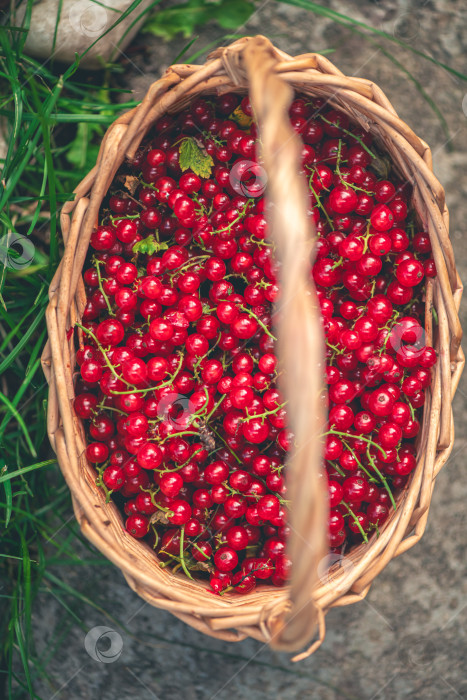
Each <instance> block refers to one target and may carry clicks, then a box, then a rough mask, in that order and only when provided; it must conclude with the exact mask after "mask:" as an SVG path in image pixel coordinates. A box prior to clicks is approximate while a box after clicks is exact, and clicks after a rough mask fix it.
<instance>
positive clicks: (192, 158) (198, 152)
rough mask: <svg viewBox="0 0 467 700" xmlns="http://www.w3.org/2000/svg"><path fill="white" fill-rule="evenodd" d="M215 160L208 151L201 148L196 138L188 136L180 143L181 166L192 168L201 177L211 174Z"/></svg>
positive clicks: (184, 168) (183, 168) (185, 168)
mask: <svg viewBox="0 0 467 700" xmlns="http://www.w3.org/2000/svg"><path fill="white" fill-rule="evenodd" d="M213 165H214V161H213V159H212V158H211V156H210V155H209V154H208V153H206V151H205V150H204V149H203V148H201V147H200V146H199V145H198V143H197V142H196V139H194V138H191V137H188V138H186V139H183V141H182V143H181V144H180V168H181V169H182V170H188V169H190V170H192V171H193V172H194V173H195V174H196V175H199V176H200V177H204V178H208V177H210V175H211V170H212V168H213Z"/></svg>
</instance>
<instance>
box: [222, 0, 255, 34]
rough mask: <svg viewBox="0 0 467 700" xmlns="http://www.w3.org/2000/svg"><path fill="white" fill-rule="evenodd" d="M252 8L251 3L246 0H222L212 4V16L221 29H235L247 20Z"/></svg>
mask: <svg viewBox="0 0 467 700" xmlns="http://www.w3.org/2000/svg"><path fill="white" fill-rule="evenodd" d="M254 9H255V8H254V5H253V3H251V2H247V0H223V2H221V3H220V4H219V5H214V6H213V16H212V18H213V19H215V20H216V22H217V23H218V24H219V25H220V26H221V27H222V29H237V28H238V27H241V26H242V25H244V24H245V22H247V21H248V19H249V18H250V16H251V15H252V14H253V11H254Z"/></svg>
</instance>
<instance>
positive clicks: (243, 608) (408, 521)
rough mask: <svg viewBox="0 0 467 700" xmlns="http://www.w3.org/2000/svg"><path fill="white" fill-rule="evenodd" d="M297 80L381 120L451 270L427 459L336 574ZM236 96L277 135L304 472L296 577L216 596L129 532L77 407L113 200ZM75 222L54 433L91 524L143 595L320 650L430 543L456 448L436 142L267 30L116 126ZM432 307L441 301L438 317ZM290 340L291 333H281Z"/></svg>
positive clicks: (365, 85)
mask: <svg viewBox="0 0 467 700" xmlns="http://www.w3.org/2000/svg"><path fill="white" fill-rule="evenodd" d="M293 89H295V90H297V91H299V92H301V93H305V94H309V95H312V96H319V97H324V98H325V99H326V100H328V101H329V102H330V103H331V104H332V105H333V106H334V107H336V108H338V109H340V110H342V111H344V112H346V113H347V114H348V115H349V116H350V117H351V118H352V120H354V121H355V122H357V123H358V124H359V125H360V126H362V127H363V128H365V129H369V130H370V131H371V133H372V134H373V135H374V136H375V137H376V138H377V140H378V141H379V142H380V143H381V145H382V146H383V147H384V148H385V149H386V151H387V152H388V153H389V154H390V155H391V157H392V160H393V162H394V164H395V166H396V169H397V170H398V171H399V174H400V175H401V176H402V177H404V178H406V179H408V180H409V181H410V182H412V183H413V185H414V205H415V208H416V210H417V212H418V216H419V218H420V221H421V223H422V224H423V226H424V227H425V229H426V230H427V231H428V232H429V235H430V239H431V244H432V249H433V256H434V259H435V263H436V268H437V272H438V275H437V277H436V278H435V280H434V281H429V282H428V285H427V292H426V333H427V341H428V342H432V343H433V345H434V346H435V347H436V349H437V351H438V354H439V361H438V363H437V365H436V367H435V369H434V374H433V382H432V386H431V388H430V390H428V391H427V397H426V403H425V409H424V417H423V425H422V431H421V436H420V439H419V443H418V460H417V467H416V469H415V471H414V472H413V474H412V476H411V479H410V481H409V483H408V486H407V487H406V488H405V489H404V491H403V493H402V494H401V496H400V498H399V503H398V508H397V511H395V512H392V514H391V515H390V517H389V518H388V520H387V521H386V523H385V524H384V526H383V528H382V529H381V532H380V535H379V537H376V535H373V536H372V537H371V539H370V541H369V542H368V544H362V545H360V546H358V547H357V548H355V549H354V550H353V551H351V552H350V554H349V555H348V556H347V557H345V559H343V560H341V561H337V562H335V564H334V565H333V566H332V567H331V568H330V569H329V570H328V569H327V567H326V566H325V565H324V562H325V561H326V559H325V557H326V533H325V526H324V523H325V521H326V508H327V506H326V498H325V495H324V493H323V486H322V484H323V483H324V480H323V479H321V478H320V469H321V467H320V462H321V449H322V447H321V441H320V439H319V434H320V431H322V424H323V414H324V412H323V410H322V401H321V400H320V398H319V397H320V394H321V385H320V384H321V378H320V374H322V372H321V373H320V372H317V371H316V368H317V367H319V366H321V367H322V366H323V364H322V363H323V349H322V348H323V341H322V333H321V324H320V320H319V314H318V310H317V309H318V306H317V304H316V300H315V297H314V296H313V294H314V292H313V290H310V288H309V286H308V285H309V281H308V278H309V276H308V269H309V256H310V250H311V247H312V245H313V231H312V230H311V228H310V226H311V224H310V221H309V219H308V217H307V215H306V211H305V201H306V199H305V185H304V183H303V182H302V180H301V178H300V177H299V175H298V166H299V139H298V137H297V136H296V135H295V134H294V132H293V131H292V129H291V127H290V125H289V121H288V117H287V109H288V105H289V104H290V101H291V99H292V95H293ZM226 91H236V92H242V93H245V94H246V93H247V92H249V94H250V99H251V101H252V104H253V108H254V110H255V114H256V116H257V119H258V124H259V129H260V133H261V137H262V138H261V142H262V157H263V163H264V167H265V170H266V173H267V176H268V190H267V196H268V198H269V201H270V202H272V204H273V206H272V207H271V208H270V210H271V212H272V213H271V214H270V215H269V224H270V229H271V231H272V237H273V240H274V243H275V245H276V250H277V251H278V258H279V260H280V262H281V263H282V265H281V270H282V273H281V286H282V302H281V303H283V304H284V303H285V304H287V313H284V314H281V315H280V316H281V320H280V322H279V323H280V325H279V328H278V336H279V347H278V354H279V358H280V361H281V363H282V366H283V367H284V368H285V370H286V372H285V374H286V376H287V384H286V386H285V387H284V391H285V393H286V398H288V400H289V406H290V408H289V419H290V423H291V426H292V429H293V430H294V433H295V435H296V442H297V445H298V447H297V448H296V449H295V451H294V455H293V457H292V459H291V463H290V464H289V468H288V475H289V476H288V478H289V482H288V484H289V497H290V499H291V502H292V504H293V505H292V508H291V519H292V522H291V525H292V535H291V537H290V542H289V553H290V555H291V557H292V562H293V567H292V583H291V585H290V586H289V587H287V588H284V589H278V588H275V587H273V586H264V587H260V588H259V589H256V590H255V591H252V592H251V593H249V594H248V595H246V596H243V597H241V596H238V595H235V594H226V595H225V596H222V597H219V596H213V595H212V593H210V592H209V591H208V590H206V586H205V584H204V583H203V582H201V581H190V580H189V579H188V578H186V577H184V576H183V575H178V574H173V573H172V572H170V571H169V570H167V569H162V568H160V567H159V566H158V561H157V556H156V554H155V553H154V552H153V550H152V549H150V547H149V546H147V545H146V544H144V543H141V542H139V541H136V540H135V539H133V538H132V537H131V536H130V535H129V534H128V533H127V532H126V531H125V529H124V527H123V522H122V518H121V515H120V514H119V512H118V510H117V508H116V507H115V505H114V504H113V503H108V504H106V503H105V498H104V494H103V493H102V491H101V490H100V489H98V488H97V487H96V485H95V471H94V469H93V467H92V466H91V465H90V464H89V463H88V462H87V461H86V459H85V456H84V451H85V447H86V442H85V434H84V429H83V426H82V424H81V421H80V420H79V419H78V418H77V416H76V415H75V413H74V410H73V402H72V400H73V397H74V389H73V376H74V368H75V343H74V339H73V337H72V336H73V333H72V332H71V331H70V329H72V328H73V326H74V324H75V322H77V321H79V320H80V318H81V315H82V312H83V308H84V305H85V293H84V285H83V281H82V277H81V271H82V267H83V263H84V260H85V256H86V252H87V248H88V243H89V238H90V235H91V232H92V230H93V228H94V227H95V225H96V222H97V217H98V212H99V208H100V205H101V202H102V199H103V197H104V195H105V194H106V192H107V190H108V188H109V186H110V184H111V182H112V180H113V178H114V176H115V173H116V171H117V169H118V168H119V166H120V165H121V163H122V162H123V160H124V159H125V158H126V157H128V158H132V157H133V156H134V154H135V152H136V150H137V148H138V146H139V144H140V142H141V140H142V139H143V137H144V136H145V134H146V133H147V131H148V130H149V129H150V128H151V126H152V125H153V124H154V122H155V121H156V120H157V119H158V118H159V117H160V116H162V115H163V114H165V113H171V112H172V113H174V112H177V111H179V110H180V109H181V108H182V107H184V106H186V105H187V104H188V103H189V102H190V101H191V100H192V99H193V98H194V97H196V96H198V95H201V94H209V93H211V94H213V93H214V94H215V93H221V92H226ZM285 183H286V184H285ZM70 215H72V216H70ZM61 226H62V231H63V237H64V241H65V253H64V256H63V259H62V261H61V264H60V266H59V268H58V270H57V273H56V275H55V277H54V279H53V281H52V284H51V286H50V304H49V307H48V310H47V326H48V331H49V342H48V344H47V346H46V348H45V350H44V354H43V367H44V371H45V374H46V376H47V379H48V382H49V384H50V394H49V408H48V433H49V436H50V440H51V443H52V446H53V448H54V450H55V452H56V453H57V457H58V461H59V464H60V468H61V470H62V472H63V475H64V477H65V479H66V482H67V484H68V486H69V488H70V490H71V493H72V498H73V507H74V511H75V514H76V518H77V519H78V522H79V523H80V526H81V529H82V532H83V534H84V535H85V536H86V537H87V538H88V539H89V540H90V541H91V542H92V543H93V544H94V545H95V546H96V547H97V548H98V549H99V550H100V551H101V552H102V553H103V554H105V556H106V557H108V558H109V559H110V560H111V561H112V562H113V563H114V564H115V565H116V566H118V567H119V568H120V569H121V570H122V572H123V574H124V576H125V578H126V579H127V581H128V583H129V585H130V586H131V588H132V589H133V590H135V591H136V592H137V593H138V594H139V595H140V596H141V597H142V598H144V599H145V600H146V601H147V602H149V603H150V604H151V605H154V606H156V607H159V608H163V609H165V610H169V611H171V612H172V613H173V614H174V615H176V616H177V617H179V618H180V619H182V620H184V621H185V622H187V623H188V624H190V625H192V626H193V627H195V628H196V629H198V630H199V631H201V632H204V633H205V634H208V635H211V636H214V637H217V638H219V639H224V640H229V641H239V640H242V639H244V638H245V637H247V636H250V637H253V638H255V639H258V640H260V641H262V642H268V643H270V644H271V645H272V646H274V647H275V648H278V649H282V650H290V651H297V650H298V649H301V648H303V647H304V646H305V645H306V644H309V643H310V640H311V638H312V636H313V634H314V632H315V631H316V623H317V624H318V626H319V631H318V639H317V640H316V641H315V642H314V643H313V644H311V646H309V648H308V649H306V651H304V652H303V653H301V654H299V655H297V656H295V657H294V660H299V659H301V658H304V657H305V656H307V655H309V654H311V653H312V652H313V651H314V650H315V649H316V648H317V647H318V646H319V645H320V643H321V642H322V641H323V639H324V634H325V626H324V615H325V613H326V612H327V610H328V609H329V608H331V607H333V606H337V605H348V604H350V603H353V602H356V601H358V600H361V599H362V598H364V597H365V596H366V594H367V592H368V590H369V587H370V584H371V582H372V581H373V579H374V578H375V577H376V576H377V575H378V573H379V572H380V571H381V570H382V569H383V568H384V567H385V566H386V565H387V564H388V563H389V561H390V560H391V559H392V558H393V557H396V556H398V555H399V554H402V553H403V552H405V551H406V550H407V549H409V548H410V547H412V546H413V545H414V544H415V543H416V542H417V541H418V540H419V539H420V537H421V536H422V534H423V531H424V529H425V525H426V521H427V516H428V509H429V505H430V500H431V495H432V491H433V486H434V480H435V477H436V476H437V474H438V472H439V471H440V469H441V468H442V466H443V465H444V464H445V462H446V460H447V458H448V456H449V453H450V451H451V449H452V445H453V439H454V432H453V421H452V411H451V403H452V398H453V394H454V392H455V390H456V388H457V385H458V382H459V378H460V375H461V372H462V369H463V366H464V356H463V353H462V350H461V349H460V340H461V328H460V324H459V319H458V308H459V304H460V300H461V295H462V286H461V283H460V281H459V278H458V275H457V272H456V267H455V263H454V256H453V252H452V248H451V243H450V240H449V237H448V212H447V209H446V206H445V200H444V191H443V189H442V187H441V185H440V184H439V182H438V181H437V180H436V178H435V177H434V175H433V172H432V165H431V154H430V150H429V148H428V146H427V145H426V144H425V143H424V142H423V141H422V140H421V139H419V138H418V137H417V136H416V135H415V134H414V133H413V131H412V130H411V129H410V128H409V127H408V126H407V125H406V124H405V123H404V122H402V121H401V120H400V119H399V118H398V116H397V114H396V112H395V110H394V108H393V107H392V105H391V104H390V102H389V101H388V99H387V98H386V97H385V95H384V94H383V92H382V91H381V90H380V89H379V88H378V87H377V86H376V85H374V84H373V83H372V82H370V81H368V80H364V79H361V78H350V77H346V76H345V75H343V74H342V73H341V72H340V71H339V70H338V69H337V68H336V67H335V66H333V65H332V63H330V61H328V60H327V59H326V58H323V57H322V56H320V55H316V54H305V55H302V56H297V57H295V58H292V57H291V56H288V55H287V54H285V53H283V52H282V51H279V50H278V49H276V48H275V47H274V46H273V45H272V44H271V43H270V42H269V40H267V39H266V38H264V37H261V36H258V37H254V38H245V39H241V40H239V41H236V42H235V43H233V44H232V45H231V46H228V47H226V48H220V49H217V50H216V51H215V52H214V53H213V54H212V55H211V56H210V57H209V59H208V61H207V62H206V63H205V64H204V65H202V66H194V65H175V66H172V67H171V68H169V70H168V71H167V73H166V74H165V76H164V77H163V78H162V79H160V80H158V81H157V82H156V83H154V84H153V85H152V86H151V87H150V89H149V91H148V93H147V95H146V97H145V98H144V100H143V102H142V103H141V104H140V105H139V106H138V107H136V108H135V109H133V110H132V111H130V112H127V113H126V114H124V115H123V116H121V117H119V118H118V119H117V120H116V121H115V122H114V123H113V124H112V126H111V127H110V128H109V129H108V131H107V133H106V134H105V136H104V139H103V142H102V146H101V149H100V152H99V156H98V160H97V165H96V166H95V167H94V168H93V170H92V171H91V172H90V173H89V174H88V175H87V177H86V178H85V179H84V180H83V181H82V182H81V184H80V185H79V186H78V187H77V189H76V197H75V199H74V201H73V202H69V203H67V204H66V205H65V206H64V207H63V210H62V214H61ZM432 307H434V308H436V311H437V318H438V324H437V326H436V327H433V323H432V318H433V314H432ZM283 338H287V339H288V341H289V342H281V339H283ZM310 438H311V439H310ZM305 446H306V449H300V447H305Z"/></svg>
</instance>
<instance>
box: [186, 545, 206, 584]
mask: <svg viewBox="0 0 467 700" xmlns="http://www.w3.org/2000/svg"><path fill="white" fill-rule="evenodd" d="M191 544H192V546H193V547H194V548H195V549H197V550H198V552H199V553H200V554H202V555H203V557H204V558H205V559H207V560H209V555H208V554H206V552H203V550H202V549H201V547H198V545H197V544H196V542H192V543H191ZM190 578H191V577H190Z"/></svg>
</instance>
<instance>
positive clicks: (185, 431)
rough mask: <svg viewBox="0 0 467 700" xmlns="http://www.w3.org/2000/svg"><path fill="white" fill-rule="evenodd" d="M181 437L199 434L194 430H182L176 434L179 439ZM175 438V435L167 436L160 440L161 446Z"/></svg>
mask: <svg viewBox="0 0 467 700" xmlns="http://www.w3.org/2000/svg"><path fill="white" fill-rule="evenodd" d="M180 435H198V432H197V431H193V430H181V431H180V432H179V433H176V436H177V437H179V436H180ZM173 437H174V435H167V437H165V438H163V439H162V440H160V442H159V445H163V444H164V442H165V441H166V440H170V438H173Z"/></svg>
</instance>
